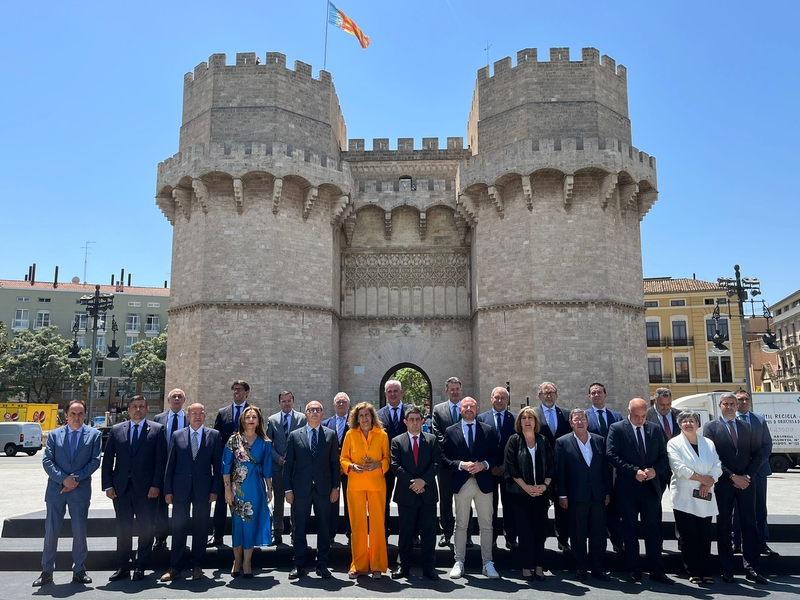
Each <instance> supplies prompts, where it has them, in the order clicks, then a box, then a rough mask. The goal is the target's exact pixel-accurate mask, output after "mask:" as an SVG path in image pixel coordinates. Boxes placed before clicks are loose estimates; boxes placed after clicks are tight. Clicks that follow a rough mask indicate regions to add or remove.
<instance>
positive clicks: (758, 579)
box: [745, 569, 769, 585]
mask: <svg viewBox="0 0 800 600" xmlns="http://www.w3.org/2000/svg"><path fill="white" fill-rule="evenodd" d="M745 577H747V579H748V580H750V581H753V582H755V583H759V584H761V585H764V584H767V583H769V581H767V578H766V577H764V576H763V575H761V574H759V573H758V572H757V571H755V570H754V569H749V570H748V571H747V575H745Z"/></svg>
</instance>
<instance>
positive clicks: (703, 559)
mask: <svg viewBox="0 0 800 600" xmlns="http://www.w3.org/2000/svg"><path fill="white" fill-rule="evenodd" d="M697 502H703V500H697ZM712 502H713V500H712ZM672 513H673V514H674V515H675V526H676V527H677V528H678V531H680V533H681V539H682V540H683V542H682V543H681V556H682V557H683V564H685V565H686V570H687V571H689V577H709V576H710V575H711V571H710V569H709V564H710V562H711V519H712V517H698V516H695V515H693V514H691V513H687V512H683V511H682V510H673V511H672Z"/></svg>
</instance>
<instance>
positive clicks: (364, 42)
mask: <svg viewBox="0 0 800 600" xmlns="http://www.w3.org/2000/svg"><path fill="white" fill-rule="evenodd" d="M328 22H329V23H330V24H331V25H336V27H338V28H339V29H341V30H342V31H344V32H346V33H349V34H351V35H354V36H356V37H357V38H358V43H359V44H361V47H362V48H364V49H366V47H367V46H369V36H368V35H364V32H363V31H361V29H359V27H358V25H356V24H355V23H354V22H353V19H351V18H350V17H348V16H347V15H346V14H344V13H343V12H342V11H340V10H339V9H338V8H336V6H334V4H333V2H328Z"/></svg>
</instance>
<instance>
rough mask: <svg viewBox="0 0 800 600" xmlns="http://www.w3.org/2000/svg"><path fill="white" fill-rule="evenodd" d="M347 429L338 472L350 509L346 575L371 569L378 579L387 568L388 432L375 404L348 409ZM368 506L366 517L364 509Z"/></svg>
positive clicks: (352, 576)
mask: <svg viewBox="0 0 800 600" xmlns="http://www.w3.org/2000/svg"><path fill="white" fill-rule="evenodd" d="M348 425H349V426H350V430H349V431H348V432H347V434H346V435H345V436H344V442H343V443H342V454H341V463H342V472H343V473H345V474H346V475H347V509H348V511H349V513H350V529H351V531H352V533H351V535H350V549H351V552H352V553H353V562H352V563H351V564H350V572H349V576H350V579H355V578H356V577H358V576H359V575H360V574H362V573H363V574H367V573H369V572H370V571H371V572H372V578H373V579H380V578H381V574H382V573H383V572H384V571H385V570H386V569H388V568H389V558H388V556H387V553H386V527H385V526H384V510H385V509H386V480H385V479H384V476H383V475H384V473H386V471H388V470H389V436H388V435H386V432H385V431H384V430H383V425H382V424H381V422H380V419H378V414H377V413H376V412H375V407H373V406H372V404H370V403H369V402H361V403H360V404H357V405H356V406H355V407H354V408H353V410H352V411H351V412H350V419H349V422H348ZM368 510H369V518H368V517H367V511H368Z"/></svg>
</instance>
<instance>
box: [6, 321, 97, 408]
mask: <svg viewBox="0 0 800 600" xmlns="http://www.w3.org/2000/svg"><path fill="white" fill-rule="evenodd" d="M71 346H72V340H69V339H64V338H63V337H61V336H60V335H59V334H58V327H55V326H52V327H44V328H42V329H39V330H37V331H22V332H21V333H20V334H19V335H17V337H16V338H15V339H14V343H13V345H12V346H11V349H10V350H8V351H7V352H5V353H4V354H3V355H2V356H3V358H2V359H0V363H4V364H3V367H2V370H0V394H2V396H3V397H9V396H21V397H22V398H25V399H26V400H27V401H28V402H50V401H51V399H52V397H53V396H54V395H56V394H60V393H61V389H62V387H63V385H64V383H67V382H73V383H79V384H81V385H84V384H86V383H88V381H89V369H88V367H89V362H90V357H91V353H90V351H89V350H86V349H84V350H81V353H80V355H81V358H80V360H78V361H76V362H74V363H72V362H70V361H68V360H67V355H68V354H69V351H70V347H71Z"/></svg>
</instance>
